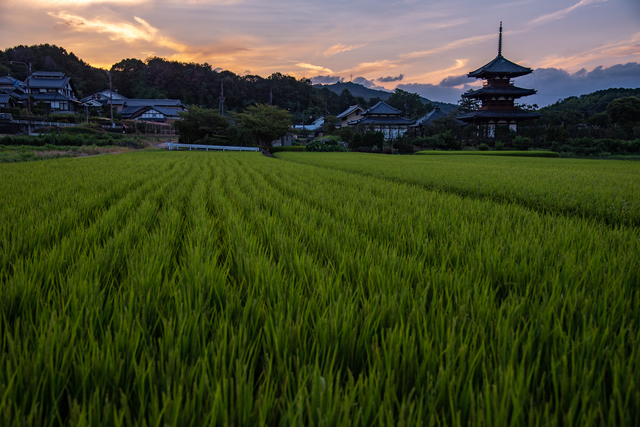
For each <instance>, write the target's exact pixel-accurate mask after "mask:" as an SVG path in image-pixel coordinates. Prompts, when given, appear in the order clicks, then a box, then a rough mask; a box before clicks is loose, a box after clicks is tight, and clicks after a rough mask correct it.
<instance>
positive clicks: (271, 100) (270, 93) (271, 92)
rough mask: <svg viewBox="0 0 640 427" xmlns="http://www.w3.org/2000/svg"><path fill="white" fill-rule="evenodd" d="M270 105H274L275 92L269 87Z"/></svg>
mask: <svg viewBox="0 0 640 427" xmlns="http://www.w3.org/2000/svg"><path fill="white" fill-rule="evenodd" d="M269 105H273V90H272V89H271V86H269Z"/></svg>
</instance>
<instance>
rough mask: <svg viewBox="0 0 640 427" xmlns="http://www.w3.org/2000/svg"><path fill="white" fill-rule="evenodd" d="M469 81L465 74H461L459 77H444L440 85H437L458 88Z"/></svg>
mask: <svg viewBox="0 0 640 427" xmlns="http://www.w3.org/2000/svg"><path fill="white" fill-rule="evenodd" d="M469 81H470V80H469V77H467V75H466V74H461V75H459V76H449V77H445V78H444V79H442V81H440V83H438V86H444V87H453V86H460V85H464V84H467V83H469Z"/></svg>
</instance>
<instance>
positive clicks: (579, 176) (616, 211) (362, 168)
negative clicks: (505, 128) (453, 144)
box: [276, 153, 640, 227]
mask: <svg viewBox="0 0 640 427" xmlns="http://www.w3.org/2000/svg"><path fill="white" fill-rule="evenodd" d="M276 157H277V158H279V159H283V160H288V161H291V162H297V163H302V164H308V165H315V166H319V167H324V168H331V169H336V170H342V171H346V172H351V173H354V174H358V175H367V176H373V177H377V178H384V179H388V180H392V181H396V182H403V183H409V184H415V185H418V186H420V187H422V188H425V189H429V190H434V191H441V192H445V193H453V194H458V195H461V196H465V197H473V198H480V199H489V200H493V201H497V202H500V203H517V204H519V205H521V206H523V207H526V208H529V209H533V210H536V211H539V212H542V213H545V212H549V213H555V214H564V215H572V216H578V217H583V218H593V219H595V220H598V221H602V222H605V223H607V224H611V225H631V226H635V227H637V226H640V167H638V164H637V163H635V162H613V161H607V160H576V159H542V158H520V157H493V156H446V155H445V156H371V155H367V154H361V153H349V154H342V153H278V154H276Z"/></svg>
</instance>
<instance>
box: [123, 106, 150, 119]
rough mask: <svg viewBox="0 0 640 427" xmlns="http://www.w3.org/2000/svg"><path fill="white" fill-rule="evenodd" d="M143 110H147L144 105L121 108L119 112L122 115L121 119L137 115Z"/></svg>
mask: <svg viewBox="0 0 640 427" xmlns="http://www.w3.org/2000/svg"><path fill="white" fill-rule="evenodd" d="M145 108H147V106H145V105H140V106H136V107H126V108H123V109H122V111H120V114H121V115H122V117H125V116H132V115H134V114H135V113H137V112H138V111H140V110H143V109H145Z"/></svg>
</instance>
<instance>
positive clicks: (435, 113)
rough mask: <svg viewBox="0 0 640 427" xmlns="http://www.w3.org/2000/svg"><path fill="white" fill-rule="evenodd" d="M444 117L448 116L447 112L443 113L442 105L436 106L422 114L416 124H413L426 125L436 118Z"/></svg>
mask: <svg viewBox="0 0 640 427" xmlns="http://www.w3.org/2000/svg"><path fill="white" fill-rule="evenodd" d="M442 117H447V114H445V113H443V112H442V110H441V109H440V107H436V108H434V109H433V110H432V111H430V112H429V113H428V114H427V115H426V116H422V117H420V118H419V119H418V120H416V124H414V125H413V126H420V125H422V126H426V125H429V124H430V123H431V122H433V121H434V120H435V119H440V118H442Z"/></svg>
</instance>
